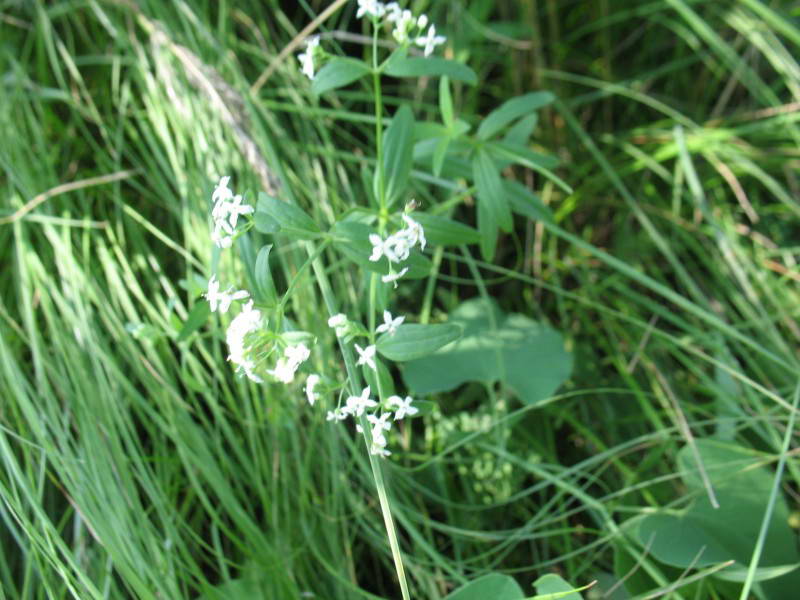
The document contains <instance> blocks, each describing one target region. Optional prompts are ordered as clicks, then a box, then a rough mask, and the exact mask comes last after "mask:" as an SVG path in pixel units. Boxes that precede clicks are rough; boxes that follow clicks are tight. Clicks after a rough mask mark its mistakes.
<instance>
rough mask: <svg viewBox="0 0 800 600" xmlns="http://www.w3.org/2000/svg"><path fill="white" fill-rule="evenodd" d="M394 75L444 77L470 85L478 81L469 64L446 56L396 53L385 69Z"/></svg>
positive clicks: (388, 73)
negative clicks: (409, 56) (406, 55)
mask: <svg viewBox="0 0 800 600" xmlns="http://www.w3.org/2000/svg"><path fill="white" fill-rule="evenodd" d="M384 73H386V74H387V75H391V76H392V77H442V76H445V75H446V76H447V77H449V78H450V79H455V80H457V81H463V82H464V83H468V84H470V85H475V84H476V83H478V76H477V75H476V74H475V71H473V70H472V69H470V68H469V67H468V66H467V65H465V64H462V63H459V62H455V61H452V60H447V59H444V58H437V57H428V58H408V57H405V56H401V55H399V54H398V55H395V56H394V57H393V58H392V59H391V60H389V62H388V63H387V65H386V70H385V71H384Z"/></svg>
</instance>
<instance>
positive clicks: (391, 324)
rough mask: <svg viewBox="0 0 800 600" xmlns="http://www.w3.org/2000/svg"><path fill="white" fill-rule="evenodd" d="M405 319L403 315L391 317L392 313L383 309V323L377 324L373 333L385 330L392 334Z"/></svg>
mask: <svg viewBox="0 0 800 600" xmlns="http://www.w3.org/2000/svg"><path fill="white" fill-rule="evenodd" d="M405 320H406V318H405V317H397V318H396V319H393V318H392V313H390V312H389V311H388V310H385V311H383V325H378V327H377V329H375V333H383V332H384V331H385V332H386V333H388V334H389V335H392V334H394V332H395V331H397V328H398V327H399V326H400V325H401V324H402V323H403V321H405Z"/></svg>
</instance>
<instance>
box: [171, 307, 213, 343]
mask: <svg viewBox="0 0 800 600" xmlns="http://www.w3.org/2000/svg"><path fill="white" fill-rule="evenodd" d="M209 315H211V307H210V306H209V305H208V302H206V301H205V300H198V301H197V302H196V303H195V305H194V306H193V307H192V310H191V311H189V316H187V317H186V321H184V323H183V327H181V331H180V333H179V334H178V337H177V339H176V340H175V341H177V342H182V341H183V340H185V339H186V338H188V337H189V336H190V335H192V334H193V333H194V332H195V331H197V330H198V329H200V328H201V327H202V326H203V325H204V324H205V323H206V321H208V317H209Z"/></svg>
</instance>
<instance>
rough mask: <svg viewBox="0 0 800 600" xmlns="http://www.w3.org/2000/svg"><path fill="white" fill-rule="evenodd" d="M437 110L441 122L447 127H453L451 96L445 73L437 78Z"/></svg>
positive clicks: (448, 81)
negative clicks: (440, 116) (439, 113)
mask: <svg viewBox="0 0 800 600" xmlns="http://www.w3.org/2000/svg"><path fill="white" fill-rule="evenodd" d="M439 110H440V111H441V112H442V122H443V123H444V126H445V127H447V129H450V130H452V129H453V122H454V117H453V96H452V95H451V94H450V78H449V77H447V76H446V75H445V76H444V77H442V78H441V79H440V80H439Z"/></svg>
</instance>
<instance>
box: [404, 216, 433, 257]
mask: <svg viewBox="0 0 800 600" xmlns="http://www.w3.org/2000/svg"><path fill="white" fill-rule="evenodd" d="M403 220H404V221H405V222H406V228H405V229H404V230H403V231H404V232H405V233H406V236H407V237H408V240H409V242H410V243H411V245H412V246H413V245H414V244H417V243H419V247H420V248H422V249H423V250H424V249H425V244H427V243H428V241H427V240H426V239H425V230H424V229H422V225H420V224H419V223H417V222H416V221H415V220H414V219H412V218H411V217H409V216H408V215H403Z"/></svg>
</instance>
